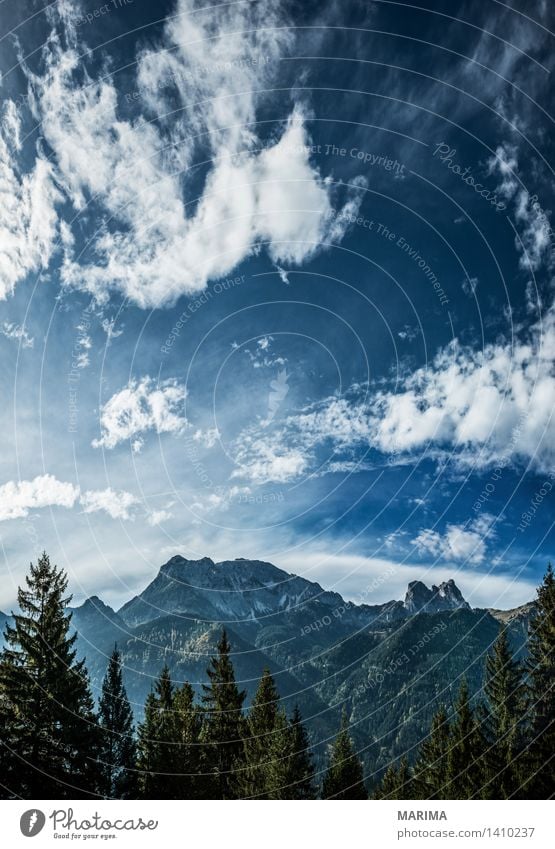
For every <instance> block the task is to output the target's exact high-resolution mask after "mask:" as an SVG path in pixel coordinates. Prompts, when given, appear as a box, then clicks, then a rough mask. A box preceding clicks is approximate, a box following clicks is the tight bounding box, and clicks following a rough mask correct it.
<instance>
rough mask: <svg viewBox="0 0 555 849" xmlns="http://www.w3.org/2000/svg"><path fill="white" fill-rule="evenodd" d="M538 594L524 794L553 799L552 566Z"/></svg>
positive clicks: (554, 599) (533, 626) (530, 649)
mask: <svg viewBox="0 0 555 849" xmlns="http://www.w3.org/2000/svg"><path fill="white" fill-rule="evenodd" d="M537 592H538V597H537V600H536V612H535V616H534V618H533V619H532V620H531V622H530V629H529V641H528V662H527V671H528V678H529V681H528V688H527V690H528V707H529V711H530V717H531V722H530V730H529V743H528V757H527V759H526V771H527V776H526V778H525V780H524V782H523V788H522V794H523V795H524V796H525V797H526V798H532V799H550V798H552V797H553V795H554V794H555V755H554V753H555V576H554V574H553V567H552V566H551V563H550V564H549V565H548V567H547V571H546V573H545V576H544V579H543V582H542V584H541V585H540V586H539V587H538V591H537Z"/></svg>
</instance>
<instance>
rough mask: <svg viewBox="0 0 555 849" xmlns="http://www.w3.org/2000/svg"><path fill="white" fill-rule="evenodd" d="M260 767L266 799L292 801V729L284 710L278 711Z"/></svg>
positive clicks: (293, 796)
mask: <svg viewBox="0 0 555 849" xmlns="http://www.w3.org/2000/svg"><path fill="white" fill-rule="evenodd" d="M268 742H269V745H268V750H267V753H266V759H265V763H264V764H263V766H262V769H263V774H264V784H265V791H266V798H268V799H294V798H295V795H294V787H293V784H292V780H293V775H292V766H293V762H292V757H293V729H292V727H291V723H290V722H289V721H288V719H287V716H286V714H285V711H284V710H280V711H278V713H277V715H276V719H275V723H274V728H273V731H272V734H271V739H270V740H269V741H268Z"/></svg>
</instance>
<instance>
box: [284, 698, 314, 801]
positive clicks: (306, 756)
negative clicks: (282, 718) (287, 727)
mask: <svg viewBox="0 0 555 849" xmlns="http://www.w3.org/2000/svg"><path fill="white" fill-rule="evenodd" d="M291 732H292V733H291V738H292V739H291V750H292V751H291V756H290V759H291V765H290V779H289V791H290V798H292V799H315V798H316V791H315V788H314V762H313V758H312V755H311V753H310V742H309V739H308V733H307V731H306V728H305V727H304V725H303V721H302V716H301V712H300V710H299V708H298V706H297V705H295V709H294V711H293V716H292V717H291Z"/></svg>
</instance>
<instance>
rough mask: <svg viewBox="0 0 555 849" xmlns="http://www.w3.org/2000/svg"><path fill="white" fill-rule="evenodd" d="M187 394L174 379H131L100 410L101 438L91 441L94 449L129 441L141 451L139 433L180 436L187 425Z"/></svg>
mask: <svg viewBox="0 0 555 849" xmlns="http://www.w3.org/2000/svg"><path fill="white" fill-rule="evenodd" d="M186 396H187V392H186V390H185V388H184V387H183V386H180V385H179V383H178V382H177V381H176V380H165V381H162V382H161V383H155V381H154V380H153V379H152V378H151V377H143V378H142V379H141V380H139V381H137V380H131V381H130V382H129V383H128V385H127V386H126V387H124V388H123V389H121V390H120V391H119V392H116V393H115V394H114V395H112V397H111V398H110V399H109V400H108V401H107V402H106V403H105V404H104V405H103V406H102V408H101V410H100V429H101V436H100V439H95V440H93V443H92V444H93V447H95V448H100V447H102V448H109V449H110V448H115V447H116V445H118V444H119V443H120V442H125V441H126V440H132V446H133V450H134V451H140V448H141V447H142V444H143V442H142V438H141V436H140V434H143V433H145V432H146V431H149V430H155V431H156V432H157V433H179V432H181V431H182V430H183V428H184V427H185V426H186V424H187V421H186V418H185V416H184V415H183V412H182V410H183V402H184V401H185V398H186Z"/></svg>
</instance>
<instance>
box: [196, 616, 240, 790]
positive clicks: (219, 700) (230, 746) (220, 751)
mask: <svg viewBox="0 0 555 849" xmlns="http://www.w3.org/2000/svg"><path fill="white" fill-rule="evenodd" d="M217 648H218V654H217V656H216V657H213V658H212V659H211V661H210V666H209V668H208V669H207V675H208V678H209V681H210V683H209V684H203V689H204V695H203V703H204V724H203V729H202V742H203V743H204V758H205V763H206V764H207V766H208V769H209V771H210V773H211V776H212V791H211V793H212V794H213V798H216V799H236V798H240V797H241V790H242V785H243V781H244V774H245V771H246V758H245V747H244V742H243V737H244V717H243V703H244V701H245V695H246V693H245V691H244V690H239V688H238V687H237V684H236V682H235V672H234V670H233V663H232V661H231V658H230V651H231V646H230V644H229V640H228V638H227V634H226V632H225V630H224V631H222V636H221V638H220V640H219V642H218V647H217Z"/></svg>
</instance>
